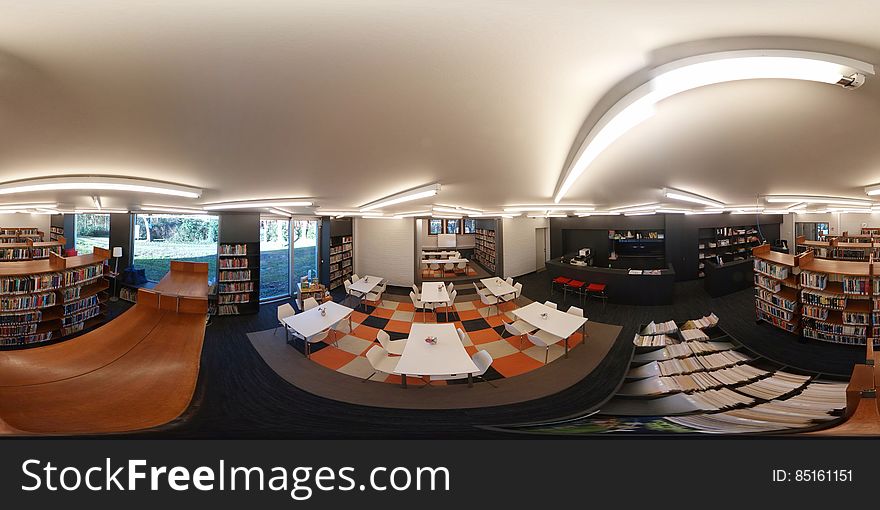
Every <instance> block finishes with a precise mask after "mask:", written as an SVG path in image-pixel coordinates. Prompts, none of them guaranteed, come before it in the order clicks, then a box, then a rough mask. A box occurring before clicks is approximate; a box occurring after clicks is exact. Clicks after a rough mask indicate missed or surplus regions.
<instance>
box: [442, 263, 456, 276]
mask: <svg viewBox="0 0 880 510" xmlns="http://www.w3.org/2000/svg"><path fill="white" fill-rule="evenodd" d="M454 272H455V264H454V263H452V262H447V263H445V264H443V273H444V274H445V273H454Z"/></svg>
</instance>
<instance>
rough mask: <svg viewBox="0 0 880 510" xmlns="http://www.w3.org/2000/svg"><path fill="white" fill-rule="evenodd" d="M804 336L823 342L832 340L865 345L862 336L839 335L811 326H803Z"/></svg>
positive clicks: (840, 342) (839, 342)
mask: <svg viewBox="0 0 880 510" xmlns="http://www.w3.org/2000/svg"><path fill="white" fill-rule="evenodd" d="M804 336H805V337H806V338H812V339H814V340H822V341H823V342H834V343H838V344H849V345H865V337H864V336H853V335H840V334H835V333H826V332H824V331H818V330H815V329H812V328H804Z"/></svg>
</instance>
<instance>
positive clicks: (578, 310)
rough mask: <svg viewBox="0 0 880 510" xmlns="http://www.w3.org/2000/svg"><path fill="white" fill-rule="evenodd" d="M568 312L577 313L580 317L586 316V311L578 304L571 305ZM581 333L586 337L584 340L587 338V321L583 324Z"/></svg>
mask: <svg viewBox="0 0 880 510" xmlns="http://www.w3.org/2000/svg"><path fill="white" fill-rule="evenodd" d="M566 313H570V314H572V315H577V316H578V317H583V316H584V311H583V310H582V309H581V308H578V307H576V306H569V307H568V310H567V311H566ZM581 335H582V336H583V337H584V342H586V340H587V323H586V322H585V323H584V325H583V326H581Z"/></svg>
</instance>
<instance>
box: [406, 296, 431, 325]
mask: <svg viewBox="0 0 880 510" xmlns="http://www.w3.org/2000/svg"><path fill="white" fill-rule="evenodd" d="M409 298H410V299H411V300H412V304H413V306H414V307H415V309H416V312H418V311H419V310H422V322H425V319H426V317H427V313H428V310H431V311H433V310H434V308H435V305H434V303H422V301H421V300H420V299H419V298H417V297H416V294H415V293H414V292H410V293H409Z"/></svg>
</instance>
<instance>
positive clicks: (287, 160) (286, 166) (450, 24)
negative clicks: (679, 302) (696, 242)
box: [0, 0, 880, 211]
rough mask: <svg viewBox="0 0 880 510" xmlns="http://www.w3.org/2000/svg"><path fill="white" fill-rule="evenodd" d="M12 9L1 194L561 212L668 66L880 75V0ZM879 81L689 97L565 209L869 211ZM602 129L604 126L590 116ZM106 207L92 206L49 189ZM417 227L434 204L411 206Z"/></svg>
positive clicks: (777, 83)
mask: <svg viewBox="0 0 880 510" xmlns="http://www.w3.org/2000/svg"><path fill="white" fill-rule="evenodd" d="M731 5H732V4H731V3H730V2H729V1H724V0H723V1H711V0H705V1H701V2H695V1H671V0H630V1H627V2H616V1H588V0H582V1H564V0H555V1H542V2H537V1H535V2H527V1H522V2H506V1H502V0H498V1H487V0H472V1H470V2H436V1H412V0H401V1H390V0H370V1H369V2H364V1H359V0H348V1H344V0H316V1H312V0H296V1H291V0H277V1H261V2H241V1H240V0H187V1H186V2H180V1H179V0H178V1H172V0H151V1H146V0H143V1H138V0H129V1H126V2H118V1H115V0H80V1H78V2H68V1H65V0H41V1H39V2H34V1H15V0H0V181H8V180H15V179H25V178H33V177H40V176H47V175H64V174H86V173H87V174H107V175H125V176H136V177H141V178H150V179H158V180H166V181H170V182H175V183H180V184H185V185H189V186H196V187H200V188H203V189H204V195H203V197H202V199H200V200H196V201H193V200H187V199H174V198H170V197H169V198H164V197H155V196H153V197H138V196H134V195H131V194H126V193H115V194H114V193H102V194H101V196H102V201H103V203H104V206H105V207H132V206H135V205H136V204H140V203H153V204H163V205H165V204H168V205H195V204H196V203H201V202H211V201H220V200H244V199H258V198H272V197H311V198H313V199H314V202H315V203H316V204H317V205H318V206H319V207H320V208H323V209H353V208H357V207H358V206H360V205H363V204H366V203H368V202H371V201H374V200H376V199H378V198H381V197H383V196H386V195H389V194H392V193H395V192H399V191H403V190H406V189H408V188H413V187H417V186H421V185H425V184H430V183H433V182H439V183H441V184H442V186H443V189H442V191H441V192H440V194H439V195H438V196H437V197H435V198H434V199H433V200H424V201H422V203H431V202H436V203H444V204H455V205H461V206H465V207H476V208H481V209H487V210H498V209H500V208H502V207H503V206H505V205H511V204H529V203H550V202H552V197H553V192H554V189H555V187H556V184H557V181H558V179H559V177H560V175H561V173H562V172H563V170H564V169H565V168H566V163H567V160H568V158H569V155H570V153H571V151H572V148H573V146H575V145H576V142H577V140H578V136H579V133H580V134H581V135H582V134H583V132H584V129H585V128H588V127H589V126H590V124H589V122H586V121H588V119H591V118H595V116H596V115H597V114H601V113H602V112H603V111H604V110H603V108H607V106H608V105H609V104H610V103H609V101H613V100H614V99H616V98H619V97H620V96H621V95H623V94H624V93H625V92H627V91H628V90H629V89H631V88H632V87H633V85H634V84H633V80H634V79H636V78H637V76H638V74H639V73H640V72H643V71H644V69H646V68H647V67H653V66H656V65H657V64H658V63H663V62H666V61H669V60H671V59H676V58H681V57H683V56H687V55H692V54H698V53H705V52H707V51H717V50H722V49H742V48H748V47H771V46H772V47H783V48H784V47H789V48H792V49H806V50H812V51H826V52H829V53H840V54H844V55H845V56H849V57H853V58H858V59H861V60H865V61H867V62H870V63H873V64H874V65H880V31H878V30H876V20H877V19H880V2H877V1H875V0H864V1H857V0H851V1H848V2H846V3H840V2H835V1H832V0H828V1H821V2H820V1H803V0H793V1H775V2H772V3H771V2H766V1H764V0H760V1H757V0H756V1H739V2H736V4H735V5H736V7H731ZM878 82H880V77H873V79H871V78H870V77H869V81H868V83H867V84H866V85H864V86H863V87H861V88H860V89H858V90H854V91H848V90H843V89H841V88H839V87H833V86H828V85H824V84H817V83H807V82H795V81H783V80H755V81H751V82H736V83H727V84H721V85H713V86H709V87H703V88H701V89H696V90H693V91H689V92H686V93H683V94H680V95H678V96H675V97H673V98H670V99H668V100H666V101H664V102H662V103H661V104H660V105H659V108H658V110H657V113H656V115H655V116H654V117H653V118H651V119H650V120H648V121H647V122H645V123H643V124H642V125H640V126H638V127H637V128H635V129H634V130H632V131H630V132H629V133H627V134H626V135H625V136H623V137H622V138H621V139H620V140H618V141H617V142H616V143H615V144H614V145H612V146H611V147H610V148H609V149H608V150H607V151H605V152H604V153H603V154H602V155H601V156H600V157H599V158H598V159H597V160H596V161H595V162H594V163H593V165H591V166H590V167H589V169H588V170H587V172H586V174H585V175H584V176H583V177H582V178H581V179H580V180H579V181H578V182H577V183H576V184H575V186H574V187H573V188H572V190H571V192H570V193H569V195H568V196H567V198H566V201H569V202H572V203H592V204H596V205H598V206H600V207H613V206H621V205H627V204H631V203H644V202H652V201H657V200H660V196H661V195H660V189H661V188H663V187H665V186H672V187H676V188H682V189H685V190H688V191H692V192H696V193H700V194H703V195H706V196H709V197H712V198H714V199H718V200H721V201H724V202H726V203H731V204H741V203H749V202H754V201H755V197H756V195H759V194H766V193H777V194H825V195H842V196H853V197H864V194H863V191H862V188H863V187H864V186H865V185H868V184H874V183H878V182H880V144H878V143H877V138H876V137H877V133H880V83H878ZM585 122H586V123H585ZM14 198H15V200H16V201H22V202H25V201H27V202H30V201H35V200H54V201H60V202H64V203H70V204H72V205H79V206H85V207H90V206H91V200H90V199H89V198H88V193H83V194H79V195H70V194H58V195H53V194H51V193H48V194H47V193H32V194H27V195H19V196H16V197H14ZM391 209H392V210H396V211H405V210H416V209H419V205H417V204H412V203H409V204H400V205H398V206H395V207H393V208H391Z"/></svg>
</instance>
